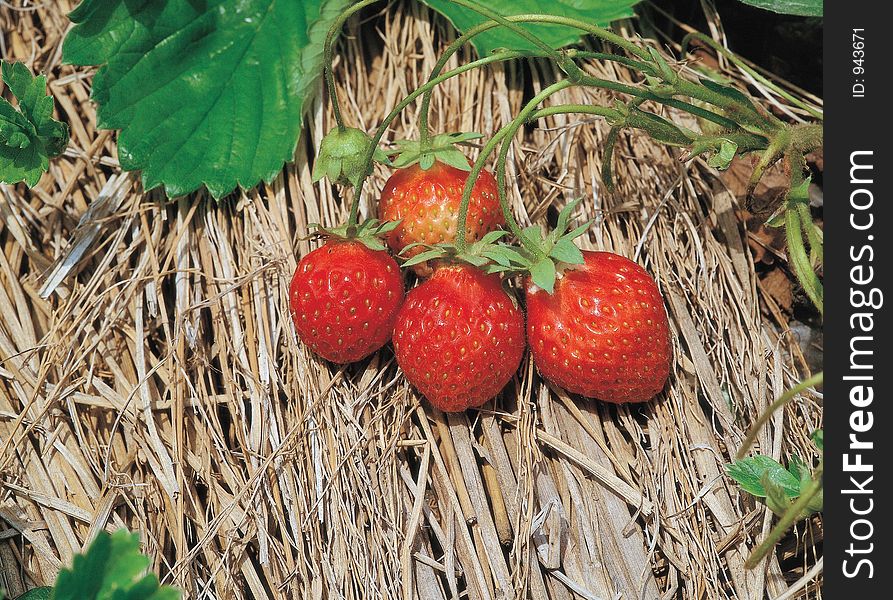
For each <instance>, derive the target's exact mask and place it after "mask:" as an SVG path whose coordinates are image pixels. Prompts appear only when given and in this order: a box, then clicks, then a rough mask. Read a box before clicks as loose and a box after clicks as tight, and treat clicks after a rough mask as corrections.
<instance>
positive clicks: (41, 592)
mask: <svg viewBox="0 0 893 600" xmlns="http://www.w3.org/2000/svg"><path fill="white" fill-rule="evenodd" d="M52 597H53V588H51V587H49V586H43V587H37V588H34V589H30V590H28V591H27V592H25V593H24V594H22V595H21V596H17V597H16V598H15V599H14V600H50V598H52ZM2 598H3V593H2V592H0V599H2Z"/></svg>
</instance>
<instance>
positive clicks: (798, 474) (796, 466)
mask: <svg viewBox="0 0 893 600" xmlns="http://www.w3.org/2000/svg"><path fill="white" fill-rule="evenodd" d="M788 473H790V474H791V475H792V476H793V477H794V479H797V480H798V481H802V480H803V476H804V475H806V476H807V477H808V476H809V466H807V464H806V463H805V462H803V459H802V458H800V457H799V456H797V455H796V454H793V455H791V461H790V462H789V463H788ZM801 487H802V486H801Z"/></svg>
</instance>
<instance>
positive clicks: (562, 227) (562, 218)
mask: <svg viewBox="0 0 893 600" xmlns="http://www.w3.org/2000/svg"><path fill="white" fill-rule="evenodd" d="M580 202H581V200H580V199H579V198H577V199H576V200H573V201H571V202H568V203H567V204H565V205H564V208H562V209H561V212H559V213H558V221H557V222H556V223H555V232H556V233H557V234H558V235H559V236H560V235H563V234H564V232H565V231H567V224H568V222H569V221H570V219H571V214H572V213H573V212H574V210H575V209H576V208H577V207H578V206H580Z"/></svg>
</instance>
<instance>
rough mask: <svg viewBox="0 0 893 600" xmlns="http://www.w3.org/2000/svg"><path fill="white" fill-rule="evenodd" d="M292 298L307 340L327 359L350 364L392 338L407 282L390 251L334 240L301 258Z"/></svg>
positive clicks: (298, 324) (297, 322)
mask: <svg viewBox="0 0 893 600" xmlns="http://www.w3.org/2000/svg"><path fill="white" fill-rule="evenodd" d="M288 295H289V302H290V305H291V315H292V319H293V320H294V323H295V328H296V329H297V331H298V335H299V336H300V338H301V341H303V342H304V343H305V344H307V345H308V346H310V348H311V349H312V350H313V351H314V352H316V353H317V354H319V355H320V356H322V357H323V358H325V359H327V360H330V361H332V362H334V363H349V362H354V361H357V360H360V359H362V358H365V357H366V356H368V355H370V354H372V353H373V352H375V351H376V350H378V349H379V348H381V347H382V346H384V345H385V344H386V343H387V342H388V340H389V339H390V337H391V332H392V331H393V329H394V320H395V319H396V317H397V311H398V310H399V308H400V305H401V304H402V303H403V278H402V276H401V274H400V267H399V266H398V265H397V263H396V261H395V260H394V259H393V258H391V256H390V255H389V254H388V253H387V252H386V251H385V250H373V249H371V248H369V247H367V246H366V245H365V244H363V243H361V242H359V241H356V240H343V239H337V238H332V239H330V240H329V241H328V242H326V243H325V245H323V246H322V247H320V248H317V249H316V250H314V251H313V252H311V253H310V254H308V255H306V256H305V257H304V258H302V259H301V261H300V262H299V263H298V268H297V269H296V270H295V274H294V277H293V278H292V281H291V288H290V290H289V294H288Z"/></svg>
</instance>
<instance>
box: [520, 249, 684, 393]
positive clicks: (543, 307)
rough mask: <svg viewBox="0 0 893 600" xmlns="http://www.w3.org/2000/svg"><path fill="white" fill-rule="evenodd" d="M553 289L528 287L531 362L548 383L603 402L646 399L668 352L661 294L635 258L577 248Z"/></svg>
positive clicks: (663, 373)
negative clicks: (579, 257) (577, 261)
mask: <svg viewBox="0 0 893 600" xmlns="http://www.w3.org/2000/svg"><path fill="white" fill-rule="evenodd" d="M583 258H584V264H581V265H574V266H573V267H570V268H568V269H567V270H565V271H564V274H563V276H562V277H561V278H560V279H558V280H557V281H556V283H555V290H554V293H553V294H551V295H550V294H549V293H548V292H547V291H545V290H542V289H540V288H538V287H537V286H535V285H533V284H532V283H528V286H527V332H528V337H529V339H530V348H531V351H532V353H533V360H534V363H535V364H536V366H537V368H538V369H539V372H540V373H541V374H542V375H543V377H545V378H546V379H548V380H549V381H551V382H553V383H555V384H557V385H559V386H561V387H562V388H564V389H566V390H567V391H569V392H573V393H575V394H580V395H582V396H587V397H591V398H598V399H600V400H604V401H607V402H618V403H619V402H645V401H647V400H650V399H651V398H652V397H654V395H655V394H657V393H658V392H660V391H661V389H663V387H664V384H665V383H666V381H667V377H668V376H669V373H670V361H671V358H672V350H671V347H670V332H669V325H668V323H667V314H666V311H665V309H664V303H663V299H662V298H661V295H660V292H659V291H658V289H657V285H656V284H655V282H654V280H653V279H652V278H651V276H650V275H648V273H647V272H646V271H645V269H643V268H642V267H640V266H639V265H638V264H636V263H634V262H632V261H631V260H629V259H626V258H623V257H622V256H619V255H617V254H612V253H610V252H588V251H587V252H583Z"/></svg>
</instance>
